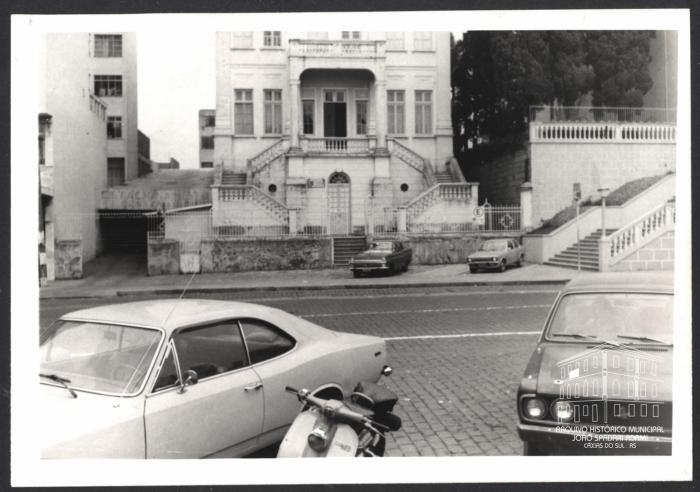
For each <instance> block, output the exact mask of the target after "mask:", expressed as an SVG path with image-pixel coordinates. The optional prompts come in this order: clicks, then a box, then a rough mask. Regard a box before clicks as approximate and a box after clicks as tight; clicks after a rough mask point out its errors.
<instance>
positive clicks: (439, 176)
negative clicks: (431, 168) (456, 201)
mask: <svg viewBox="0 0 700 492" xmlns="http://www.w3.org/2000/svg"><path fill="white" fill-rule="evenodd" d="M433 176H434V177H435V182H436V183H438V184H439V183H453V182H454V180H453V179H452V175H451V174H450V173H448V172H441V173H434V174H433Z"/></svg>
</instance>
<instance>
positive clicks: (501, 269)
mask: <svg viewBox="0 0 700 492" xmlns="http://www.w3.org/2000/svg"><path fill="white" fill-rule="evenodd" d="M498 271H499V272H505V271H506V260H505V259H503V260H501V264H500V265H498Z"/></svg>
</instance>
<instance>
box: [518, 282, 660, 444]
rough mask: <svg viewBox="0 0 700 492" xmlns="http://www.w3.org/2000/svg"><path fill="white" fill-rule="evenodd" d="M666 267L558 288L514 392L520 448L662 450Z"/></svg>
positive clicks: (573, 283) (569, 284)
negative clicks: (521, 445)
mask: <svg viewBox="0 0 700 492" xmlns="http://www.w3.org/2000/svg"><path fill="white" fill-rule="evenodd" d="M672 361H673V275H672V272H663V273H661V272H655V273H616V274H596V275H595V276H584V277H579V278H577V279H574V280H572V281H571V282H570V283H568V284H567V285H566V286H565V287H564V289H563V290H562V291H561V292H560V294H559V295H558V297H557V298H556V300H555V301H554V305H553V307H552V309H551V311H550V313H549V316H548V317H547V321H546V322H545V326H544V330H543V332H542V335H541V337H540V339H539V342H538V344H537V347H536V349H535V351H534V353H533V354H532V357H531V358H530V361H529V363H528V365H527V368H526V369H525V374H524V376H523V378H522V381H521V383H520V387H519V389H518V397H517V408H518V417H519V423H518V434H519V435H520V438H521V439H522V440H523V441H524V454H527V455H541V454H567V455H568V454H671V424H672V422H671V417H672V407H673V403H672V395H671V386H672V385H671V382H672V378H671V371H672V366H673V362H672Z"/></svg>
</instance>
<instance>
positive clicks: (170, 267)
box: [148, 238, 180, 275]
mask: <svg viewBox="0 0 700 492" xmlns="http://www.w3.org/2000/svg"><path fill="white" fill-rule="evenodd" d="M175 273H180V242H179V241H177V240H175V239H167V238H166V239H156V240H150V241H148V274H149V275H170V274H175Z"/></svg>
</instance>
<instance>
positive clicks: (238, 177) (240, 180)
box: [221, 171, 247, 186]
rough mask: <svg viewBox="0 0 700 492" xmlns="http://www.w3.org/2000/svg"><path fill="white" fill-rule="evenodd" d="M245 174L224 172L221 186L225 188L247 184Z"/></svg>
mask: <svg viewBox="0 0 700 492" xmlns="http://www.w3.org/2000/svg"><path fill="white" fill-rule="evenodd" d="M246 181H247V180H246V174H245V173H235V172H233V171H224V172H223V173H222V174H221V184H222V185H223V186H239V185H244V184H246Z"/></svg>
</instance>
